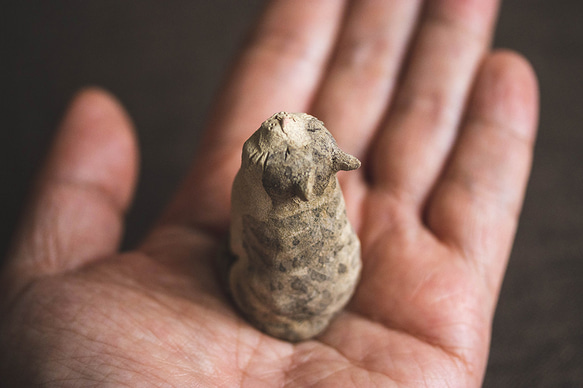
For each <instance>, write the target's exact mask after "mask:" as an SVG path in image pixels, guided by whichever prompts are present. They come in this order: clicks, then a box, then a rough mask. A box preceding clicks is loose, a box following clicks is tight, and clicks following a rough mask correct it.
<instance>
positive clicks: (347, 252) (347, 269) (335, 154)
mask: <svg viewBox="0 0 583 388" xmlns="http://www.w3.org/2000/svg"><path fill="white" fill-rule="evenodd" d="M241 159H242V161H241V168H240V169H239V172H238V173H237V176H236V177H235V182H234V183H233V191H232V198H231V225H230V229H229V247H230V249H229V251H230V252H229V253H228V254H227V255H226V258H227V260H230V259H231V258H233V257H234V258H235V261H234V263H233V264H232V266H231V267H230V268H229V270H230V271H229V289H230V294H231V296H232V297H233V300H234V301H235V303H236V304H237V307H238V308H239V309H240V310H241V312H242V313H243V314H244V315H245V316H246V317H247V319H248V320H249V321H250V322H251V323H252V324H253V325H254V326H255V327H257V328H258V329H260V330H261V331H263V332H265V333H267V334H270V335H272V336H274V337H277V338H281V339H285V340H288V341H301V340H306V339H309V338H312V337H314V336H316V335H318V334H320V332H322V331H323V330H324V329H325V328H326V327H327V326H328V323H329V322H330V320H331V319H332V317H334V315H336V314H337V313H338V312H339V311H340V310H341V309H342V308H343V307H344V306H345V305H346V303H347V302H348V300H349V299H350V297H351V296H352V293H353V292H354V288H355V286H356V282H357V281H358V278H359V275H360V269H361V267H362V264H361V260H360V241H359V240H358V236H357V235H356V233H355V232H354V229H353V228H352V226H351V225H350V223H349V222H348V217H347V216H346V207H345V205H344V197H343V196H342V190H341V189H340V184H339V183H338V179H337V178H336V173H337V172H338V171H341V170H344V171H349V170H354V169H356V168H358V167H360V161H359V160H358V159H356V158H355V157H354V156H351V155H348V154H347V153H345V152H343V151H342V150H341V149H340V148H338V145H337V144H336V141H335V140H334V138H333V137H332V135H331V134H330V132H328V130H327V129H326V128H325V127H324V125H323V123H322V122H321V121H319V120H318V119H316V118H315V117H313V116H311V115H308V114H306V113H287V112H279V113H276V114H274V115H273V116H272V117H270V118H269V119H267V120H266V121H264V122H263V123H262V124H261V126H260V127H259V129H258V130H257V131H256V132H255V133H254V134H253V135H252V136H251V137H250V138H249V139H248V140H247V141H246V142H245V144H244V145H243V155H242V158H241Z"/></svg>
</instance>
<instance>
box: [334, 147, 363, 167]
mask: <svg viewBox="0 0 583 388" xmlns="http://www.w3.org/2000/svg"><path fill="white" fill-rule="evenodd" d="M332 161H333V162H332V165H333V166H334V170H336V171H337V172H338V171H352V170H356V169H357V168H359V167H360V160H358V159H357V158H356V157H354V156H352V155H350V154H347V153H346V152H344V151H342V150H341V149H340V148H336V152H334V154H333V155H332Z"/></svg>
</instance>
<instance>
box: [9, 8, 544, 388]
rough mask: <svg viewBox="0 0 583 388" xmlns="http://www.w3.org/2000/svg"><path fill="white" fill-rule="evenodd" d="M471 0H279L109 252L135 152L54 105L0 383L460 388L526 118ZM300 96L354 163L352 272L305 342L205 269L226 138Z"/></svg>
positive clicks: (507, 233)
mask: <svg viewBox="0 0 583 388" xmlns="http://www.w3.org/2000/svg"><path fill="white" fill-rule="evenodd" d="M496 8H497V4H496V2H495V1H492V0H437V1H428V2H425V3H423V2H421V1H416V0H395V1H374V0H366V1H358V2H354V3H345V2H343V1H340V0H319V1H313V0H279V1H274V2H272V3H270V4H269V6H268V7H267V9H266V11H265V13H264V15H263V17H262V18H261V20H260V21H259V22H258V24H257V30H256V33H255V34H254V35H253V37H252V39H251V40H250V43H249V46H248V47H247V48H246V50H245V51H243V53H242V55H241V57H240V58H239V60H238V62H237V63H236V64H235V66H234V67H233V71H232V73H231V75H230V78H229V79H228V81H227V83H226V84H225V87H224V89H223V91H222V93H221V95H220V97H219V99H218V101H217V103H216V105H215V107H216V108H215V110H214V113H213V114H212V116H211V120H210V123H209V128H208V131H207V132H206V136H205V137H204V139H203V143H202V147H201V152H200V153H199V154H198V157H197V159H196V160H195V161H194V166H193V169H192V173H191V174H190V175H189V176H187V177H186V178H185V181H184V184H183V185H182V186H181V187H180V188H179V190H178V191H177V194H176V196H175V198H174V199H173V200H172V201H171V203H170V204H169V206H168V208H167V210H166V212H165V214H164V216H163V217H162V218H161V220H160V222H159V223H158V224H157V225H155V226H154V227H153V228H152V231H151V233H150V234H149V235H148V236H145V238H144V240H143V243H142V244H141V245H140V246H139V247H137V248H136V249H135V250H134V251H131V252H123V253H120V252H119V251H118V248H117V247H118V243H119V240H120V234H121V232H122V230H123V214H124V212H125V210H126V209H127V206H128V205H129V203H130V201H131V196H132V191H133V188H134V183H135V176H136V170H137V162H136V160H137V149H136V143H135V139H134V135H133V133H132V129H131V124H130V122H129V120H128V118H127V115H126V113H125V112H124V111H123V109H122V108H121V106H120V104H119V103H118V102H116V101H115V99H113V97H111V96H110V95H108V94H107V93H104V92H102V91H99V90H94V89H93V90H86V91H84V92H82V93H80V94H79V95H78V96H77V97H76V98H75V99H74V100H73V102H72V104H71V107H70V108H69V111H68V113H67V114H66V116H65V118H64V121H63V123H62V125H61V128H60V132H59V134H58V136H57V138H56V140H55V143H54V146H53V148H52V151H51V152H50V154H49V157H48V160H47V162H46V163H45V165H44V169H43V171H42V172H41V174H40V176H39V179H38V181H37V184H36V186H35V189H34V190H33V193H32V195H31V200H30V204H29V206H28V208H27V211H26V213H25V214H24V215H23V218H22V222H21V226H20V228H19V231H18V233H17V235H16V237H15V240H14V248H13V250H12V253H11V254H10V257H9V258H8V261H7V265H6V267H5V268H4V269H3V275H2V276H3V278H2V281H1V282H0V284H1V287H2V292H1V299H0V309H1V310H0V317H2V320H1V322H0V349H1V350H0V351H1V356H0V357H1V358H0V381H2V382H3V383H5V384H7V385H10V384H12V385H16V386H19V385H20V386H27V385H28V386H29V385H32V384H41V385H44V386H59V387H67V386H92V385H99V386H139V385H142V386H148V385H159V386H226V387H232V386H244V387H274V386H289V387H293V386H301V387H309V386H313V387H367V386H371V387H374V386H377V387H378V386H383V387H391V386H414V387H425V386H430V387H440V386H447V387H472V386H479V385H480V384H481V381H482V378H483V373H484V369H485V364H486V360H487V355H488V347H489V337H490V325H491V320H492V316H493V313H494V308H495V304H496V299H497V296H498V292H499V288H500V283H501V281H502V277H503V273H504V269H505V266H506V262H507V259H508V256H509V252H510V249H511V245H512V241H513V236H514V232H515V229H516V226H517V222H518V216H519V213H520V208H521V204H522V201H523V196H524V189H525V187H526V181H527V178H528V174H529V170H530V164H531V158H532V148H533V142H534V137H535V127H536V122H537V111H538V102H537V98H538V97H537V86H536V80H535V76H534V74H533V71H532V70H531V67H530V66H529V65H528V63H527V62H526V61H525V60H524V59H522V58H521V57H520V56H518V55H516V54H514V53H511V52H508V51H498V52H491V51H490V50H489V42H490V39H491V34H492V28H493V23H494V19H495V14H496ZM281 110H286V111H292V112H310V113H312V114H314V115H315V116H316V117H318V118H319V119H321V120H323V121H324V122H326V124H327V126H328V128H331V129H333V135H334V136H335V138H336V139H337V141H338V144H339V146H340V147H341V148H342V149H343V150H345V151H346V152H348V153H350V154H352V155H355V156H356V157H358V158H359V159H360V160H361V161H362V162H363V166H362V167H361V168H360V169H358V170H357V171H354V172H351V173H349V174H346V175H341V176H340V177H339V178H340V184H341V185H342V187H343V191H344V193H345V199H346V207H347V210H348V217H349V219H350V221H351V223H352V224H353V226H354V228H355V230H356V231H357V233H358V235H359V237H360V240H361V243H362V260H363V268H362V280H361V282H360V284H359V287H358V288H357V290H356V292H355V295H354V297H353V299H352V301H351V303H350V304H349V306H348V308H347V310H346V312H344V313H342V314H341V315H339V316H338V318H337V319H335V320H334V322H333V323H332V325H331V326H330V327H329V328H328V330H326V331H325V332H324V333H323V334H322V335H320V336H319V337H318V338H317V339H315V340H311V341H306V342H302V343H299V344H295V345H294V344H290V343H287V342H285V341H280V340H277V339H274V338H271V337H269V336H267V335H264V334H262V333H261V332H259V331H258V330H256V329H254V328H253V327H251V326H250V325H248V324H247V323H246V322H245V321H244V320H243V319H242V318H240V317H239V315H238V314H237V313H236V312H235V311H234V309H233V308H232V307H231V305H230V304H229V302H228V301H227V298H226V297H225V296H224V294H223V293H222V292H221V289H220V286H219V284H218V281H217V280H216V276H215V274H214V272H213V270H212V264H213V261H214V258H215V257H216V256H215V254H216V250H217V248H218V246H219V244H220V243H221V239H222V238H223V236H224V234H225V233H226V231H227V228H228V223H229V203H230V187H231V184H232V181H233V178H234V176H235V174H236V172H237V169H238V168H239V163H240V159H239V158H240V149H241V145H242V144H243V141H244V140H245V139H247V138H248V137H249V136H250V134H251V133H250V131H252V130H253V128H256V127H257V125H258V123H260V122H261V121H262V120H263V119H264V118H265V117H269V116H270V115H271V114H272V113H273V112H277V111H281Z"/></svg>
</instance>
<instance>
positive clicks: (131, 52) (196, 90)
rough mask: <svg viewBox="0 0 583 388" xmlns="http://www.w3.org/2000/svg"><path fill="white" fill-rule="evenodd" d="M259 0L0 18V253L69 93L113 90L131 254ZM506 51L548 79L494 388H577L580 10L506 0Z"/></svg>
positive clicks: (13, 8)
mask: <svg viewBox="0 0 583 388" xmlns="http://www.w3.org/2000/svg"><path fill="white" fill-rule="evenodd" d="M261 3H262V1H261V0H247V1H238V0H217V1H212V2H210V1H205V2H203V1H198V2H195V1H186V0H183V1H172V2H160V1H155V0H140V1H124V2H120V1H114V0H101V1H98V2H97V1H94V2H79V1H72V0H70V1H61V0H59V1H51V2H47V1H43V0H36V1H26V2H11V5H10V6H8V7H6V6H5V7H3V10H2V14H3V18H2V19H3V22H2V23H0V48H1V49H2V50H1V52H2V60H1V61H0V70H1V73H0V74H1V77H2V90H1V95H2V100H1V104H0V110H1V113H0V114H1V116H0V117H2V119H3V120H2V126H3V128H2V130H1V131H0V147H1V152H0V158H1V159H0V176H1V177H2V180H3V184H2V190H1V191H0V192H1V196H2V197H1V199H2V206H0V209H1V210H0V219H1V222H0V248H1V249H2V251H4V250H5V249H6V247H7V245H8V241H9V237H10V234H11V233H12V231H13V229H14V225H15V222H16V219H17V215H18V213H19V211H20V208H21V206H22V202H23V197H24V196H25V193H26V191H27V187H28V185H29V182H30V179H31V177H32V175H33V173H34V171H35V169H36V168H37V166H38V165H39V163H40V162H41V161H42V157H43V154H44V152H45V150H46V147H47V144H48V142H49V141H50V138H51V136H52V134H53V133H54V128H55V126H56V125H57V123H58V121H59V118H60V116H61V114H62V112H63V110H64V108H65V106H66V103H67V101H68V100H69V98H70V97H71V95H72V94H73V93H74V92H75V91H76V90H78V89H79V88H80V87H82V86H84V85H87V84H95V85H101V86H103V87H105V88H107V89H109V90H111V91H112V92H114V93H115V94H116V95H117V96H118V97H119V98H120V99H121V101H122V102H123V103H124V104H125V106H126V107H127V108H128V110H129V112H130V113H131V115H132V117H133V119H134V121H135V123H136V126H137V128H138V134H139V139H140V143H141V146H142V172H141V180H140V184H139V188H138V196H137V198H136V202H135V205H134V207H133V209H132V211H131V212H130V214H129V224H128V232H127V236H126V242H125V245H126V246H131V245H132V244H134V243H135V242H136V241H137V240H138V239H139V236H140V235H141V234H142V233H143V232H144V230H145V229H146V228H147V225H148V224H149V223H150V222H151V221H152V220H153V219H154V218H155V217H156V215H157V213H158V212H159V210H160V208H161V206H162V204H163V203H165V201H166V199H167V198H168V196H169V195H170V194H171V192H172V191H173V189H174V186H175V185H176V184H177V182H178V181H179V179H180V177H181V176H182V174H183V173H184V172H185V171H186V170H187V168H188V165H189V161H190V160H191V158H192V156H193V154H194V152H195V149H196V142H197V138H198V136H199V132H200V130H201V128H202V127H203V125H204V119H205V114H206V112H207V110H208V107H209V104H210V101H211V100H212V97H213V94H214V93H215V92H216V90H217V88H218V86H219V83H220V80H221V76H222V74H223V73H224V71H225V70H226V69H227V67H228V63H229V60H230V59H231V58H232V57H233V55H234V54H235V52H236V48H237V47H238V46H239V45H240V43H241V41H242V36H244V32H245V31H246V29H247V28H248V26H249V25H250V24H251V22H252V20H253V17H254V16H255V15H256V13H257V11H258V10H259V8H260V5H261ZM495 45H496V46H498V47H509V48H513V49H515V50H518V51H520V52H522V53H524V54H525V55H526V56H527V57H528V58H529V59H530V60H531V61H532V62H533V63H534V66H535V68H536V70H537V73H538V75H539V78H540V82H541V93H542V97H541V104H542V112H541V124H540V135H539V138H538V143H537V148H536V155H535V164H534V171H533V174H532V178H531V182H530V185H529V190H528V193H527V199H526V204H525V207H524V212H523V215H522V218H521V223H520V227H519V232H518V236H517V239H516V243H515V246H514V250H513V254H512V258H511V261H510V264H509V268H508V273H507V276H506V279H505V282H504V286H503V290H502V294H501V297H500V303H499V306H498V310H497V314H496V318H495V322H494V332H493V339H492V350H491V356H490V363H489V367H488V371H487V375H486V380H485V386H486V387H579V386H583V130H582V129H581V124H580V123H582V122H583V2H581V1H579V0H563V1H560V2H559V1H551V0H528V1H526V0H522V1H521V0H508V1H506V2H505V3H504V5H503V7H502V10H501V19H500V23H499V28H498V34H497V37H496V40H495Z"/></svg>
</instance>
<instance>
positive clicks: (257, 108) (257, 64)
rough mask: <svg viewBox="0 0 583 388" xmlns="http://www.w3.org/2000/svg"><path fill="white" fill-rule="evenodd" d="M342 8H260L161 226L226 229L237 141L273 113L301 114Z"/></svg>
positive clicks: (290, 4)
mask: <svg viewBox="0 0 583 388" xmlns="http://www.w3.org/2000/svg"><path fill="white" fill-rule="evenodd" d="M344 6H345V1H344V0H319V1H313V0H276V1H273V2H271V3H270V4H269V5H268V7H267V8H266V10H265V12H264V14H263V15H262V17H261V18H260V20H259V22H258V25H257V28H256V30H255V31H254V34H253V35H252V38H251V40H250V43H249V44H248V46H247V48H246V49H245V50H244V51H243V53H242V54H241V55H240V57H239V59H238V61H237V62H236V63H235V66H234V67H233V70H232V73H231V75H230V77H229V78H228V82H227V83H226V85H225V88H224V90H223V91H222V93H221V94H220V96H219V99H218V101H217V103H216V105H215V108H214V112H213V114H212V115H211V119H210V121H209V124H208V127H207V130H206V134H205V136H204V137H203V139H202V146H201V149H200V152H199V155H198V157H197V160H196V161H195V164H194V166H193V169H192V171H191V173H190V174H189V175H188V176H187V178H186V180H185V181H184V184H183V186H182V187H181V188H180V190H179V192H178V193H177V195H176V197H175V199H174V200H173V202H172V203H171V205H170V206H169V208H168V210H167V212H166V213H165V215H164V217H163V219H162V222H163V223H174V224H176V223H178V224H188V225H198V226H201V227H204V228H210V229H211V230H216V229H222V228H223V227H224V226H225V225H226V223H227V222H228V214H229V197H230V195H229V192H230V187H231V184H232V181H233V178H234V176H235V173H236V171H237V169H238V167H239V165H240V155H241V154H240V152H241V151H240V150H241V146H242V145H243V142H244V141H245V139H247V138H248V137H249V136H250V135H251V133H252V132H253V131H254V130H255V129H257V128H258V127H259V125H260V124H261V122H262V121H264V120H265V119H266V118H267V117H269V116H271V115H272V114H273V113H275V112H278V111H283V110H287V111H292V112H296V111H299V112H301V111H305V110H307V108H308V106H309V104H310V100H311V99H312V96H313V94H314V93H315V92H316V89H317V87H318V84H319V82H320V78H321V76H322V73H323V71H324V69H325V66H326V63H327V61H328V57H329V55H330V52H331V50H332V47H333V43H334V41H335V38H336V34H337V31H338V29H339V25H340V22H341V19H342V14H343V9H344ZM194 198H196V200H195V202H196V206H193V202H194V201H193V199H194Z"/></svg>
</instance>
